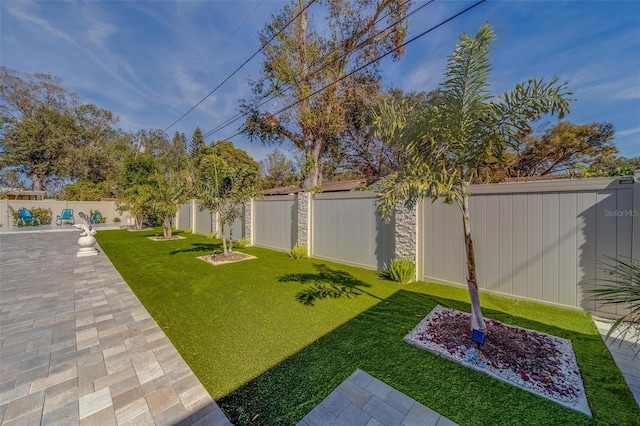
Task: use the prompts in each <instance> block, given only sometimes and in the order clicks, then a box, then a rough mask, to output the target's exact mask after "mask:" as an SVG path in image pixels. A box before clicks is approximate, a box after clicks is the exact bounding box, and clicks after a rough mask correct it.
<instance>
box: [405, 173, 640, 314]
mask: <svg viewBox="0 0 640 426" xmlns="http://www.w3.org/2000/svg"><path fill="white" fill-rule="evenodd" d="M639 187H640V184H638V183H635V184H624V183H620V182H619V180H618V179H588V180H573V181H550V182H530V183H513V184H500V185H478V186H475V187H473V190H472V191H473V193H474V195H473V196H472V197H471V201H470V215H471V228H472V238H473V242H474V249H475V255H476V264H477V271H478V284H479V286H480V287H481V288H482V289H485V290H487V291H491V292H495V293H500V294H507V295H511V296H516V297H519V298H527V299H533V300H539V301H544V302H550V303H554V304H560V305H567V306H573V307H579V308H583V309H588V310H592V311H593V310H596V309H597V310H599V311H602V313H609V314H614V315H615V314H620V313H621V312H623V311H624V307H622V306H620V307H618V308H617V309H616V307H596V306H595V301H594V299H593V298H592V297H591V293H590V290H591V289H593V288H596V287H597V286H598V285H602V284H603V281H602V280H603V279H607V278H611V277H609V276H607V275H606V274H605V273H604V272H603V270H602V266H603V265H602V264H601V262H602V261H603V260H606V257H607V256H608V257H612V258H626V259H630V258H634V259H638V258H640V251H639V249H638V236H637V234H638V229H637V228H638V215H639V214H640V210H639V209H638V206H637V203H638V198H639V197H638V188H639ZM634 203H635V204H634ZM419 221H420V223H421V224H422V226H421V232H420V247H421V251H420V255H419V259H418V260H419V262H418V264H419V274H420V278H421V279H423V280H425V281H436V282H443V283H453V284H459V285H466V267H465V251H464V240H463V232H462V215H461V213H460V209H459V208H458V207H457V206H456V205H446V204H443V203H442V202H440V201H438V202H436V203H433V204H432V203H431V202H429V201H423V202H422V204H421V209H420V214H419ZM634 232H635V236H634ZM634 245H635V247H634Z"/></svg>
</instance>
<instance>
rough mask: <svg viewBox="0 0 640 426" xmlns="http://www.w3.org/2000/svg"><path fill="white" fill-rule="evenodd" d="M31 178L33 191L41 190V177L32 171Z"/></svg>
mask: <svg viewBox="0 0 640 426" xmlns="http://www.w3.org/2000/svg"><path fill="white" fill-rule="evenodd" d="M31 180H32V181H33V190H34V191H42V188H43V183H42V182H43V180H44V179H43V178H42V177H41V176H39V175H38V174H37V173H33V174H32V175H31Z"/></svg>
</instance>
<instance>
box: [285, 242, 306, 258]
mask: <svg viewBox="0 0 640 426" xmlns="http://www.w3.org/2000/svg"><path fill="white" fill-rule="evenodd" d="M289 256H291V257H293V258H294V259H306V258H307V257H309V255H308V253H307V248H306V247H305V246H301V245H298V244H296V245H295V246H293V248H292V249H291V250H289Z"/></svg>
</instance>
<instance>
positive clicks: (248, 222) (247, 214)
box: [244, 198, 253, 246]
mask: <svg viewBox="0 0 640 426" xmlns="http://www.w3.org/2000/svg"><path fill="white" fill-rule="evenodd" d="M244 237H245V238H246V239H247V240H248V241H249V245H250V246H252V245H253V198H252V199H250V200H249V201H248V202H246V203H244Z"/></svg>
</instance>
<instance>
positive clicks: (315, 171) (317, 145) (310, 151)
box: [304, 138, 324, 192]
mask: <svg viewBox="0 0 640 426" xmlns="http://www.w3.org/2000/svg"><path fill="white" fill-rule="evenodd" d="M305 145H306V151H307V152H306V155H307V158H311V162H312V165H311V167H309V171H308V172H307V176H306V177H305V179H304V189H305V190H310V189H313V188H319V187H321V186H322V166H321V165H320V152H322V147H323V145H324V142H323V141H318V140H313V139H311V138H307V140H306V142H305ZM309 192H313V191H309Z"/></svg>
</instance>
